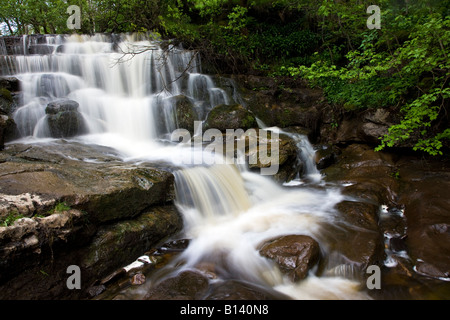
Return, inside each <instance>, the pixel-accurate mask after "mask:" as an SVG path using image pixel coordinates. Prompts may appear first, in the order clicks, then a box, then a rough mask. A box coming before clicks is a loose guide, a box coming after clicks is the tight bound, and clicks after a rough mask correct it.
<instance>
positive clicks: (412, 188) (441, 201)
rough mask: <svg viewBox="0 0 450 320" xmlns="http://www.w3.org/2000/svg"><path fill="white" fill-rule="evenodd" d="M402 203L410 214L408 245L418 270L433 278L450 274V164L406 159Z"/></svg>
mask: <svg viewBox="0 0 450 320" xmlns="http://www.w3.org/2000/svg"><path fill="white" fill-rule="evenodd" d="M398 166H399V179H400V180H401V181H402V192H401V194H400V197H399V203H402V204H403V205H404V215H405V217H406V224H407V226H406V233H407V238H406V239H405V245H406V246H407V248H408V254H409V256H410V257H411V259H412V261H414V262H415V264H416V266H417V268H416V271H417V272H419V273H420V274H421V275H424V276H428V277H431V278H439V277H444V278H445V277H449V275H450V249H449V248H450V199H449V197H448V190H449V188H450V174H449V169H450V164H449V163H448V161H442V160H441V161H438V160H437V159H436V160H429V161H426V162H424V161H419V160H409V159H404V160H402V161H401V162H400V163H399V164H398Z"/></svg>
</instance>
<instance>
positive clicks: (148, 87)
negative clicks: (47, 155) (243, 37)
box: [3, 34, 230, 143]
mask: <svg viewBox="0 0 450 320" xmlns="http://www.w3.org/2000/svg"><path fill="white" fill-rule="evenodd" d="M22 41H23V50H24V52H26V53H28V52H29V51H31V48H35V49H34V51H35V52H42V51H44V52H46V54H29V53H28V54H26V55H14V56H8V57H7V58H8V59H6V58H3V64H5V65H6V66H9V68H8V69H9V70H15V74H14V75H15V76H17V77H18V78H20V80H21V83H22V86H23V88H22V89H23V93H24V97H23V105H22V106H21V108H19V109H18V110H17V112H16V113H15V114H14V120H15V121H16V123H17V126H18V128H19V132H20V134H21V135H22V136H31V135H34V137H35V138H45V137H46V136H45V134H47V133H48V130H44V128H43V127H45V125H46V121H45V108H46V106H47V105H48V104H49V103H50V102H52V101H55V100H57V99H70V100H74V101H76V102H78V104H79V112H80V113H81V114H82V115H83V118H84V119H85V121H86V126H87V128H88V132H87V133H88V134H109V135H110V136H111V137H113V136H114V137H117V136H118V137H121V138H127V139H129V140H131V141H133V142H137V141H147V142H150V141H154V140H155V139H158V138H159V137H161V136H162V135H164V134H167V133H169V130H174V129H175V128H174V127H175V123H176V119H174V115H173V112H167V110H168V109H173V108H174V105H173V104H174V102H173V100H172V99H170V98H171V97H173V96H177V95H185V96H187V97H189V98H190V99H191V100H192V101H193V103H194V105H195V107H196V108H197V111H199V112H198V113H199V114H200V115H201V116H203V117H204V116H206V114H207V111H209V110H210V109H212V108H213V107H214V106H216V105H218V104H222V103H230V99H229V98H228V97H227V95H226V93H225V92H224V91H223V90H222V89H219V88H217V87H216V86H215V85H214V83H213V81H212V79H211V78H210V77H209V76H207V75H204V74H200V73H199V72H200V67H199V66H200V63H199V60H198V57H197V55H196V54H195V52H193V51H188V50H183V49H182V48H178V47H174V46H172V45H170V44H165V45H164V49H163V46H162V45H163V44H162V43H161V42H158V41H154V40H148V38H147V40H145V38H144V37H137V36H135V35H121V36H111V35H101V34H97V35H92V36H87V35H83V36H80V35H71V36H45V38H39V39H38V40H36V38H31V37H23V40H22ZM44 47H45V48H47V49H46V50H43V49H42V48H44ZM36 48H38V49H36ZM39 48H40V49H39ZM161 113H164V116H163V117H161V116H160V115H161ZM161 120H162V121H161ZM104 138H105V135H104V136H103V140H101V141H103V142H105V139H104ZM106 140H108V139H106ZM109 140H110V141H109V142H110V143H114V142H113V141H114V140H115V138H111V139H109Z"/></svg>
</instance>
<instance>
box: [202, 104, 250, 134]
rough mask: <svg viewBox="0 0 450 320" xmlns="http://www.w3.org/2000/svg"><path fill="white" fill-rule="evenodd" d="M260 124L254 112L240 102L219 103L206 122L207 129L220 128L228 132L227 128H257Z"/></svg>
mask: <svg viewBox="0 0 450 320" xmlns="http://www.w3.org/2000/svg"><path fill="white" fill-rule="evenodd" d="M257 127H258V124H257V122H256V118H255V116H254V115H253V113H252V112H250V111H248V110H247V109H246V108H244V107H243V106H242V105H240V104H234V105H226V104H222V105H218V106H216V107H215V108H213V109H212V110H211V111H210V112H209V114H208V116H207V118H206V123H205V128H204V129H205V130H208V129H218V130H220V131H222V132H226V130H227V129H234V130H235V129H243V130H247V129H250V128H257Z"/></svg>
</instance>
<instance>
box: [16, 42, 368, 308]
mask: <svg viewBox="0 0 450 320" xmlns="http://www.w3.org/2000/svg"><path fill="white" fill-rule="evenodd" d="M47 44H49V45H51V46H53V47H54V51H53V53H52V54H49V55H26V56H14V57H8V63H12V64H14V68H13V69H15V70H17V72H18V73H17V74H16V76H17V77H19V78H20V79H21V80H22V84H23V92H24V96H23V105H22V106H21V108H19V109H18V110H17V111H16V113H15V115H14V118H15V121H16V123H17V125H18V128H19V131H20V133H21V134H22V136H23V137H27V136H33V138H34V139H44V138H48V137H47V136H46V134H47V132H48V131H46V130H44V127H45V107H46V105H47V104H48V103H49V102H51V101H53V100H56V99H59V98H68V99H72V100H75V101H77V102H78V103H79V105H80V107H79V111H80V112H81V113H82V115H83V117H84V119H85V121H86V125H87V127H88V130H89V133H88V134H87V135H85V136H79V137H76V138H74V139H76V140H77V141H83V142H86V143H94V144H98V145H106V146H110V147H113V148H116V149H117V150H119V151H120V152H122V154H123V155H124V160H125V161H131V160H134V161H136V160H152V161H153V160H162V161H166V162H169V163H172V164H174V165H176V166H181V167H185V166H184V165H183V163H186V162H184V161H183V159H184V158H189V157H192V154H193V153H202V150H199V149H197V150H193V149H192V148H186V147H185V146H180V145H173V144H172V145H167V144H163V143H160V139H162V138H163V137H164V136H165V135H167V134H168V133H170V131H171V130H173V129H174V128H176V119H174V118H173V116H172V115H173V112H172V110H171V108H173V104H172V102H171V101H172V100H171V99H170V98H171V97H172V96H175V95H179V94H184V95H186V96H187V97H189V98H190V99H192V101H194V104H195V106H196V108H198V110H199V111H201V112H199V113H200V114H201V117H202V119H204V118H205V116H206V114H207V112H208V111H209V110H210V109H211V108H212V107H214V106H215V105H218V104H221V103H231V102H232V100H233V98H232V97H228V95H227V94H226V92H225V91H224V90H222V89H220V88H217V87H215V84H214V82H213V81H212V79H211V78H210V77H209V76H207V75H204V74H202V73H201V69H200V63H199V60H198V59H197V58H196V56H195V53H193V52H190V51H185V50H181V49H178V48H171V50H170V51H169V52H167V51H164V50H163V49H162V48H161V46H160V44H159V43H157V42H154V41H148V40H143V39H137V38H133V37H132V36H122V38H121V39H120V41H116V42H115V43H113V42H112V40H111V38H110V37H107V36H102V35H96V36H69V37H57V38H52V37H49V38H48V40H47ZM117 47H118V48H119V49H117ZM130 49H131V50H132V52H133V51H139V50H141V51H142V50H146V51H145V52H143V53H141V54H138V55H133V56H130V55H123V53H121V52H120V51H121V50H122V51H128V50H130ZM147 49H149V50H147ZM271 130H279V129H276V128H271ZM291 136H292V137H293V138H294V139H295V140H296V142H297V145H298V148H299V152H300V158H301V159H302V160H303V162H304V163H305V165H306V171H307V172H306V173H307V176H308V177H310V178H311V177H313V179H311V180H312V182H313V184H317V182H320V179H321V178H320V172H318V171H317V169H316V168H315V165H314V159H313V157H314V150H313V149H312V147H311V145H310V144H309V142H308V141H307V138H306V137H305V136H301V135H292V134H291ZM202 156H208V157H209V156H210V155H203V154H202ZM175 178H176V192H177V201H176V204H177V206H178V208H179V209H180V211H181V212H182V214H183V215H184V219H185V233H186V236H188V237H189V238H192V241H191V244H190V246H189V247H188V248H187V249H186V251H185V252H184V253H183V254H182V256H181V257H180V259H181V260H182V261H183V268H195V267H196V266H197V265H198V264H199V263H201V262H202V261H212V262H214V263H216V264H221V263H223V261H224V260H225V261H226V265H225V266H223V265H222V267H223V269H224V270H227V272H226V275H224V276H226V277H232V278H238V279H242V280H245V281H250V282H253V283H256V284H259V285H264V286H269V287H272V288H275V289H276V290H279V291H280V292H283V293H285V294H287V295H289V296H291V297H293V298H295V299H326V298H330V299H360V298H366V296H365V295H363V294H362V293H360V292H359V290H358V286H359V283H358V282H355V281H354V280H351V279H346V278H342V277H335V276H331V277H317V276H315V275H314V273H313V272H312V273H311V274H310V276H309V277H308V278H307V279H306V280H304V281H301V282H300V283H298V284H294V283H291V282H290V281H289V280H288V279H287V278H285V277H284V276H283V275H282V274H281V273H280V271H279V270H278V269H277V267H276V266H275V265H274V264H273V263H272V262H271V261H269V260H267V259H265V258H263V257H262V256H260V255H259V253H258V247H259V246H260V245H261V244H262V243H263V242H264V241H267V240H269V239H272V238H275V237H278V236H281V235H289V234H302V235H310V236H311V237H313V238H315V239H316V240H318V241H319V243H320V245H321V248H322V250H323V251H324V253H326V251H327V244H326V243H324V242H322V240H321V239H322V237H321V234H322V232H323V230H322V228H323V224H324V223H332V222H333V219H334V218H335V215H336V212H335V210H334V206H335V204H336V203H338V202H339V201H341V200H342V196H341V195H340V193H339V191H338V190H335V189H328V190H326V189H325V190H324V189H322V190H321V189H318V188H315V187H314V188H310V187H307V186H304V185H303V183H304V181H302V179H301V177H300V176H299V177H297V179H296V181H294V183H291V184H290V185H288V186H281V185H278V184H276V183H275V182H274V181H273V180H271V179H270V178H268V177H263V176H260V175H257V174H255V173H252V172H249V171H247V170H246V169H245V167H243V166H239V167H235V166H234V165H214V166H208V167H206V166H197V167H189V168H184V169H182V170H179V171H176V172H175ZM299 186H300V187H299Z"/></svg>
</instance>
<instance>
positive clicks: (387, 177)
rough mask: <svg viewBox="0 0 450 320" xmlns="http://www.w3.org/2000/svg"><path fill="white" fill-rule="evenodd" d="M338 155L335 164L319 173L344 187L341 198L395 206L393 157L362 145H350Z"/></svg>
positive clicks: (395, 190)
mask: <svg viewBox="0 0 450 320" xmlns="http://www.w3.org/2000/svg"><path fill="white" fill-rule="evenodd" d="M341 152H342V153H341V154H340V155H339V157H338V162H337V163H336V164H335V165H332V166H330V167H328V168H325V169H324V170H323V171H322V173H323V174H324V175H325V179H326V180H327V181H333V182H338V183H340V184H342V185H346V186H345V188H344V189H343V193H344V194H345V195H349V196H353V197H355V198H356V199H359V200H365V201H372V202H373V203H374V204H378V205H382V204H385V205H388V206H390V207H391V206H392V207H395V206H396V204H397V200H398V199H397V198H398V192H399V188H400V181H399V179H398V178H397V176H396V175H397V174H398V169H397V166H396V164H395V156H394V155H391V154H388V153H383V152H375V151H374V150H373V148H372V147H370V146H367V145H362V144H353V145H350V146H348V147H346V148H343V149H341Z"/></svg>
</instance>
